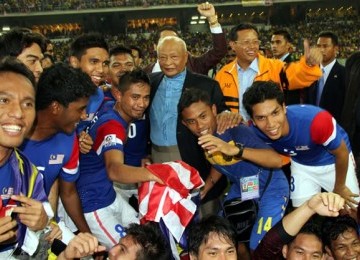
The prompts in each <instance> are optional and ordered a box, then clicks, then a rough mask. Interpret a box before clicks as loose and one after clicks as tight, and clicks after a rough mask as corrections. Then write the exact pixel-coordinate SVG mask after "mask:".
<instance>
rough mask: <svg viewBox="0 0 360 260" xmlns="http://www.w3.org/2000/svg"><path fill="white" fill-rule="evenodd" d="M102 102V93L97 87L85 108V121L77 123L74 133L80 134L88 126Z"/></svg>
mask: <svg viewBox="0 0 360 260" xmlns="http://www.w3.org/2000/svg"><path fill="white" fill-rule="evenodd" d="M103 102H104V92H103V90H102V88H100V87H98V88H97V90H96V92H95V94H94V95H91V96H90V98H89V102H88V104H87V106H86V119H85V120H82V121H80V122H79V124H78V126H77V128H76V132H77V133H81V131H83V130H85V128H86V127H87V126H89V124H90V122H91V120H92V119H93V118H94V116H95V115H96V112H97V111H98V110H99V109H100V107H101V106H102V104H103Z"/></svg>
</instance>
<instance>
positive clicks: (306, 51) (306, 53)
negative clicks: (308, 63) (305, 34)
mask: <svg viewBox="0 0 360 260" xmlns="http://www.w3.org/2000/svg"><path fill="white" fill-rule="evenodd" d="M304 56H305V58H308V57H309V56H310V42H309V40H308V39H304Z"/></svg>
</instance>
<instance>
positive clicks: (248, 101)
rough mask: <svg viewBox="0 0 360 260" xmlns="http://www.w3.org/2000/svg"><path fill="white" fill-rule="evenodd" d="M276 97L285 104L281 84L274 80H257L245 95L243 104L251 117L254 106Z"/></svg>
mask: <svg viewBox="0 0 360 260" xmlns="http://www.w3.org/2000/svg"><path fill="white" fill-rule="evenodd" d="M271 99H276V101H277V102H278V103H279V104H280V105H283V104H284V93H283V92H282V90H281V88H280V86H279V85H278V84H277V83H275V82H273V81H255V82H254V83H253V84H252V85H251V87H250V88H248V89H247V90H246V91H245V93H244V95H243V105H244V107H245V109H246V112H247V113H248V114H249V116H250V117H252V116H253V111H252V107H253V106H254V105H256V104H259V103H263V102H264V101H266V100H271Z"/></svg>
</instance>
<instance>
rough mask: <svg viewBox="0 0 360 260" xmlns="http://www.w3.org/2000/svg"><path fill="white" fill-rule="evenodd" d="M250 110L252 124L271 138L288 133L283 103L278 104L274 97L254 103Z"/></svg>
mask: <svg viewBox="0 0 360 260" xmlns="http://www.w3.org/2000/svg"><path fill="white" fill-rule="evenodd" d="M252 112H253V113H252V120H253V123H254V125H255V126H257V127H258V128H259V129H260V130H261V132H263V133H264V134H265V135H266V136H267V137H269V138H270V139H271V140H277V139H279V138H280V137H282V136H286V135H287V134H288V133H289V123H288V121H287V118H286V107H285V104H283V105H280V104H279V103H278V102H277V101H276V99H271V100H265V101H264V102H262V103H258V104H256V105H254V106H253V107H252Z"/></svg>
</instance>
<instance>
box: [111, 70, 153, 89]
mask: <svg viewBox="0 0 360 260" xmlns="http://www.w3.org/2000/svg"><path fill="white" fill-rule="evenodd" d="M136 83H145V84H148V85H149V86H150V79H149V76H148V75H147V73H146V72H145V71H143V70H142V69H134V70H132V71H126V72H125V73H124V74H123V75H121V77H119V84H118V85H117V86H115V87H116V88H117V89H118V90H119V91H120V92H121V93H125V92H126V91H128V90H129V89H130V86H131V85H132V84H136Z"/></svg>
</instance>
